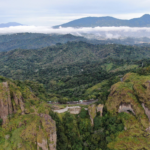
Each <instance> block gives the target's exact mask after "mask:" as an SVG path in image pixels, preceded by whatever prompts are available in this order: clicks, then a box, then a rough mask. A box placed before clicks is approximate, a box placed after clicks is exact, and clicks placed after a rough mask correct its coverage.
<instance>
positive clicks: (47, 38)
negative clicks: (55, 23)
mask: <svg viewBox="0 0 150 150" xmlns="http://www.w3.org/2000/svg"><path fill="white" fill-rule="evenodd" d="M87 36H88V35H85V36H83V37H82V36H74V35H72V34H65V35H59V34H40V33H17V34H7V35H0V52H3V51H10V50H14V49H40V48H43V47H48V46H52V45H55V44H60V43H61V44H64V43H67V42H69V41H70V42H71V41H76V42H79V41H83V42H87V43H91V44H112V43H114V44H122V45H135V44H142V45H145V44H144V43H150V39H149V38H125V39H105V40H97V39H96V38H95V39H94V37H91V38H90V39H87V38H86V37H87ZM147 46H149V44H147Z"/></svg>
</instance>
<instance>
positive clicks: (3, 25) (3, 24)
mask: <svg viewBox="0 0 150 150" xmlns="http://www.w3.org/2000/svg"><path fill="white" fill-rule="evenodd" d="M11 26H22V24H20V23H17V22H8V23H2V24H0V28H7V27H11Z"/></svg>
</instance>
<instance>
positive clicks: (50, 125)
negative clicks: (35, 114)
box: [38, 114, 57, 150]
mask: <svg viewBox="0 0 150 150" xmlns="http://www.w3.org/2000/svg"><path fill="white" fill-rule="evenodd" d="M40 117H41V122H42V126H43V127H44V130H45V131H46V134H47V137H48V138H46V139H48V141H49V144H47V143H48V142H47V141H46V140H45V139H42V143H39V142H38V146H39V147H41V148H42V146H43V147H44V146H45V145H46V144H47V147H48V149H47V150H56V142H57V134H56V124H55V121H54V120H53V119H52V118H51V117H50V116H49V115H47V114H40ZM40 145H41V146H40ZM43 150H46V149H43Z"/></svg>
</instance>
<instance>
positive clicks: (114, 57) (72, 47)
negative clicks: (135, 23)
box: [0, 42, 150, 101]
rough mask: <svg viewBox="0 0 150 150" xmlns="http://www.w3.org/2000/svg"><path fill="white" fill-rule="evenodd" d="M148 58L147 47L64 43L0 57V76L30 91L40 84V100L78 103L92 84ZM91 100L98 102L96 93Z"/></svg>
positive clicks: (149, 54) (124, 70)
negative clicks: (16, 82)
mask: <svg viewBox="0 0 150 150" xmlns="http://www.w3.org/2000/svg"><path fill="white" fill-rule="evenodd" d="M149 57H150V48H148V47H137V46H122V45H112V44H110V45H93V44H89V43H85V42H68V43H66V44H57V45H55V46H52V47H47V48H42V49H37V50H13V51H9V52H3V53H0V75H3V76H5V77H8V78H13V79H15V80H28V81H27V82H28V83H27V82H26V83H27V84H28V85H29V84H30V85H29V86H30V87H31V89H32V85H31V84H32V83H31V81H32V82H34V83H35V82H38V83H40V84H41V87H40V88H42V87H44V88H45V89H46V92H47V93H48V94H46V93H45V94H44V91H43V90H42V91H43V92H42V91H41V93H43V97H44V96H45V98H44V99H48V98H50V100H51V101H63V97H66V98H67V99H68V100H79V99H87V98H90V96H89V94H85V93H86V90H87V89H88V88H91V87H92V86H94V85H95V84H98V83H101V82H102V81H103V80H108V79H110V78H114V77H115V76H118V75H124V74H125V73H127V72H129V71H135V70H136V69H137V68H138V67H139V66H140V67H141V66H142V63H143V64H144V66H145V65H146V63H149V62H146V63H145V62H144V61H145V60H146V58H147V60H148V58H149ZM149 64H150V63H149ZM34 86H35V85H34ZM110 86H111V85H110ZM38 88H39V87H38ZM37 94H38V93H37ZM92 95H93V94H92ZM92 95H91V96H92ZM95 96H96V98H98V93H96V95H94V97H95ZM92 97H93V96H92ZM92 97H91V98H92ZM94 97H93V98H94Z"/></svg>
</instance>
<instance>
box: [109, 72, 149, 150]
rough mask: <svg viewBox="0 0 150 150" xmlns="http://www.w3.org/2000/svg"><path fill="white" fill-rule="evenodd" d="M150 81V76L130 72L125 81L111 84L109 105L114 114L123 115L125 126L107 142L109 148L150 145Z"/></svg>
mask: <svg viewBox="0 0 150 150" xmlns="http://www.w3.org/2000/svg"><path fill="white" fill-rule="evenodd" d="M149 81H150V76H140V75H138V74H135V73H128V74H126V75H125V76H124V77H123V82H118V83H116V84H114V85H113V86H112V87H111V92H110V95H109V97H108V100H107V102H106V107H107V110H108V111H109V112H110V113H111V114H112V115H114V114H115V115H116V114H118V115H119V116H120V118H121V119H122V122H123V123H124V127H125V130H124V131H122V132H121V133H119V134H118V136H117V137H116V139H115V140H114V141H113V142H111V143H109V144H108V147H109V148H110V149H119V150H121V149H124V148H125V149H135V150H138V149H149V146H150V142H149V141H150V134H149V132H150V127H149V125H150V82H149ZM123 112H124V113H123ZM124 146H126V147H124Z"/></svg>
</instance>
